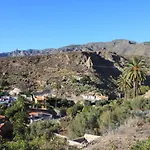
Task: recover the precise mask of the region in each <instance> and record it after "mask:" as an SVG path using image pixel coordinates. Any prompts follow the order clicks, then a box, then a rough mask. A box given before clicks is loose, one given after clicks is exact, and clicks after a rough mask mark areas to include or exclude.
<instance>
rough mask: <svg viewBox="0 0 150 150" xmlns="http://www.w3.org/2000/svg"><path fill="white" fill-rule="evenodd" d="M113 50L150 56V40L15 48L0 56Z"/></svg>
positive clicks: (121, 53)
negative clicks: (27, 48)
mask: <svg viewBox="0 0 150 150" xmlns="http://www.w3.org/2000/svg"><path fill="white" fill-rule="evenodd" d="M101 50H104V51H111V52H116V53H117V54H120V55H130V56H131V55H141V56H150V51H149V50H150V42H144V43H137V42H135V41H130V40H123V39H118V40H113V41H111V42H93V43H87V44H83V45H68V46H65V47H61V48H58V49H55V48H47V49H43V50H37V49H29V50H15V51H13V52H8V53H0V57H9V56H34V55H47V54H53V53H58V52H71V51H101Z"/></svg>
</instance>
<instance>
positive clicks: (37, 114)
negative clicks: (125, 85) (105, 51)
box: [0, 88, 108, 148]
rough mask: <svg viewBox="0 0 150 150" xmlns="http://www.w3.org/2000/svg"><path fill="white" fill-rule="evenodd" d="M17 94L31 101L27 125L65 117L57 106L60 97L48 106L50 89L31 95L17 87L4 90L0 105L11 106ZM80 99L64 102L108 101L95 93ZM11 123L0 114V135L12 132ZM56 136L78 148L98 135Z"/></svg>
mask: <svg viewBox="0 0 150 150" xmlns="http://www.w3.org/2000/svg"><path fill="white" fill-rule="evenodd" d="M18 96H21V97H24V98H25V99H26V100H27V101H29V102H30V103H32V107H31V106H30V108H29V110H28V116H29V118H28V119H29V125H30V124H32V123H34V122H40V121H44V120H48V121H50V120H51V121H56V122H57V123H59V124H61V123H60V121H59V120H61V118H65V116H66V112H65V113H64V112H61V110H60V109H59V108H58V107H62V106H61V105H64V104H61V103H60V102H61V99H59V100H57V102H56V101H53V102H52V103H51V104H52V105H53V106H54V109H53V110H52V109H49V108H48V105H47V104H48V101H49V100H50V99H51V100H52V99H53V98H54V99H55V98H56V95H55V94H52V93H51V91H50V90H45V91H40V92H35V93H34V94H31V95H25V94H22V93H21V90H20V89H18V88H14V89H13V90H11V91H9V92H8V93H7V92H5V94H3V95H2V96H1V97H0V105H1V106H3V107H5V106H7V107H11V106H12V104H13V103H15V101H16V100H17V99H18ZM80 99H81V101H78V102H77V101H76V100H74V101H72V100H65V103H68V102H69V104H67V105H68V106H73V105H74V104H75V103H80V104H84V103H85V102H87V101H89V102H90V103H91V104H92V105H93V106H95V103H96V102H97V101H108V97H107V96H103V95H98V94H95V93H89V94H82V95H81V96H80ZM12 130H13V128H12V124H11V123H10V121H9V118H7V117H5V116H4V115H1V114H0V136H2V137H5V136H6V135H8V134H9V133H10V132H12ZM55 135H56V136H58V137H61V138H64V139H66V140H67V141H68V142H69V144H70V145H72V146H74V145H75V146H77V147H79V148H81V147H83V146H85V145H87V144H88V143H90V142H92V141H93V140H94V139H96V138H98V137H99V136H96V135H90V134H85V136H84V137H80V138H78V139H74V140H70V139H69V138H68V137H67V136H66V135H61V133H55Z"/></svg>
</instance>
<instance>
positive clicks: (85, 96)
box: [81, 93, 108, 102]
mask: <svg viewBox="0 0 150 150" xmlns="http://www.w3.org/2000/svg"><path fill="white" fill-rule="evenodd" d="M81 97H82V99H83V100H89V101H91V102H96V101H99V100H108V96H104V95H102V94H101V95H99V94H95V93H88V94H83V95H81Z"/></svg>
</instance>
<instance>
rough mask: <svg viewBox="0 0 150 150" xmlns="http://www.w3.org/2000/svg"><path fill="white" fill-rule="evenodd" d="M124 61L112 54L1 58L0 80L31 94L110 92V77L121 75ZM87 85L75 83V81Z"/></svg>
mask: <svg viewBox="0 0 150 150" xmlns="http://www.w3.org/2000/svg"><path fill="white" fill-rule="evenodd" d="M125 61H126V60H125V58H124V57H121V56H119V55H117V54H115V53H110V52H105V51H103V52H66V53H58V54H51V55H46V56H45V55H42V56H25V57H8V58H0V78H1V79H3V80H6V81H7V82H8V84H9V86H10V87H12V86H14V87H18V88H21V89H23V90H25V89H29V90H31V91H35V90H40V89H44V88H46V87H47V86H48V85H50V86H51V87H52V85H53V84H54V83H56V82H57V83H59V84H61V87H60V91H61V92H60V93H61V94H62V95H65V94H66V95H71V94H80V93H82V92H84V91H87V89H88V90H89V89H90V87H92V88H93V89H95V90H96V89H97V87H98V88H100V89H104V88H105V89H107V90H110V88H111V86H109V85H110V84H111V81H110V79H111V77H116V76H118V75H119V74H120V69H121V68H122V66H123V65H124V62H125ZM81 77H82V78H83V77H84V78H85V77H86V78H87V77H88V81H87V82H85V81H82V82H78V81H76V82H74V79H76V78H81Z"/></svg>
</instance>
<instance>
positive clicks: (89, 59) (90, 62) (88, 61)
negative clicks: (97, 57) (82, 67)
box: [85, 57, 93, 69]
mask: <svg viewBox="0 0 150 150" xmlns="http://www.w3.org/2000/svg"><path fill="white" fill-rule="evenodd" d="M85 64H86V66H87V67H88V69H90V68H92V67H93V63H92V60H91V58H90V57H89V58H88V59H87V61H86V62H85Z"/></svg>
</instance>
